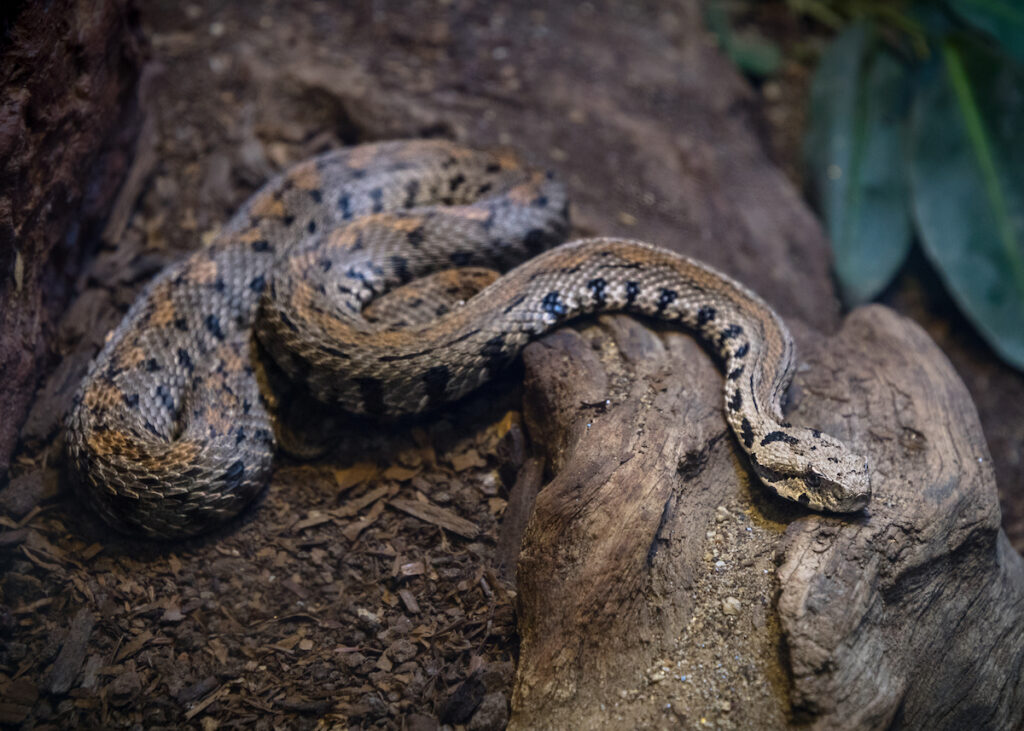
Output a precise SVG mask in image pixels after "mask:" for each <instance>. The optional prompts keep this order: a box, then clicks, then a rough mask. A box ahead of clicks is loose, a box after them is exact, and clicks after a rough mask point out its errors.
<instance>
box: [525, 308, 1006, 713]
mask: <svg viewBox="0 0 1024 731" xmlns="http://www.w3.org/2000/svg"><path fill="white" fill-rule="evenodd" d="M801 341H802V342H801V348H800V352H801V353H802V354H803V360H802V366H801V369H800V371H799V373H798V376H797V378H796V382H795V384H794V388H793V390H792V397H793V398H792V401H793V403H792V404H791V413H789V414H788V416H789V417H790V418H791V420H792V421H794V422H797V423H801V424H809V425H813V426H817V427H820V428H821V429H823V430H825V431H827V432H829V433H831V434H834V435H835V436H837V437H840V438H842V439H844V440H845V441H847V442H848V443H849V444H850V445H851V446H852V447H853V448H854V449H856V450H860V451H861V452H862V453H864V454H866V455H868V456H869V457H870V459H871V463H872V466H873V479H874V491H875V495H874V500H873V501H872V504H871V506H870V509H869V511H868V512H867V513H866V514H864V515H863V516H860V517H853V518H840V517H828V516H819V515H814V514H809V513H805V512H803V511H802V510H800V509H799V508H794V507H791V506H789V505H786V504H782V503H781V502H780V501H778V500H777V499H774V498H771V497H768V496H767V495H766V494H765V492H764V491H763V489H762V488H761V486H760V484H759V483H757V481H756V478H754V477H753V476H752V474H751V473H750V472H749V470H748V468H747V465H746V463H745V461H744V457H743V455H742V452H741V450H740V449H739V447H738V445H737V444H736V443H735V441H734V439H733V437H732V436H731V434H729V433H728V432H727V429H726V425H725V422H724V420H723V417H722V414H721V406H720V404H721V396H720V390H721V377H720V376H719V375H718V374H717V372H716V371H715V369H714V366H713V364H712V362H711V360H710V359H709V357H708V356H707V355H706V354H705V353H704V352H702V351H701V350H700V349H699V348H698V347H697V346H696V345H695V344H694V342H693V341H692V340H690V339H689V338H687V337H686V336H685V335H682V334H678V333H674V332H664V331H662V332H658V333H655V332H653V331H652V330H650V329H648V328H647V327H645V326H644V325H642V324H641V323H639V322H637V321H635V320H632V319H630V318H626V317H609V318H604V319H602V321H601V322H600V324H599V325H597V326H590V327H586V328H584V329H583V330H582V331H580V332H577V331H563V332H560V333H556V334H554V335H552V336H550V337H548V338H546V339H545V340H543V341H542V342H540V343H537V344H535V345H532V346H530V348H528V349H527V352H526V355H525V360H526V367H527V383H528V390H527V394H526V413H527V424H528V426H529V429H530V433H531V436H532V438H533V439H534V441H535V443H537V444H540V445H545V450H546V451H545V456H546V459H547V464H548V468H549V471H550V473H551V474H552V475H553V478H552V479H551V481H550V482H549V483H548V484H547V485H546V486H545V487H544V488H543V489H542V491H541V492H540V494H539V496H538V499H537V502H536V506H535V510H534V514H533V517H532V519H531V521H530V523H529V525H528V526H527V530H526V535H525V539H524V545H523V550H522V554H521V558H520V562H519V567H518V569H519V570H518V590H519V609H520V630H521V634H522V654H521V658H520V667H519V676H518V679H517V684H516V691H515V696H514V699H513V719H512V721H513V725H514V726H516V727H523V728H525V727H533V726H537V725H547V724H550V725H552V726H555V727H558V726H560V725H563V724H569V723H570V722H572V723H573V724H576V723H578V724H580V725H582V726H583V727H587V726H600V725H605V724H608V723H620V722H626V723H627V725H635V724H641V723H644V722H651V721H653V720H654V719H657V718H658V717H659V716H660V715H661V714H672V715H676V716H680V715H681V716H683V717H686V718H689V719H690V720H691V721H693V720H697V719H699V718H705V719H708V718H719V720H720V721H723V722H724V719H726V718H732V719H733V721H735V722H737V723H739V724H740V725H744V724H746V723H747V722H749V720H750V719H759V721H758V724H757V725H764V726H781V725H785V724H786V723H787V722H789V721H791V720H793V719H794V718H796V719H805V720H806V719H810V720H813V721H815V722H816V724H817V725H818V726H820V727H822V728H886V727H890V726H892V725H897V726H908V727H913V728H963V727H986V728H1008V727H1014V726H1015V725H1016V724H1019V723H1021V721H1022V719H1024V673H1022V664H1024V630H1022V629H1021V628H1022V627H1024V561H1022V560H1021V557H1020V556H1019V555H1018V554H1017V553H1015V552H1014V551H1013V550H1012V548H1010V547H1009V544H1008V542H1007V541H1006V538H1005V536H1004V534H1003V533H1002V531H1001V530H1000V528H999V517H1000V515H999V507H998V503H997V499H996V491H995V485H994V480H993V476H992V468H991V464H990V461H989V456H988V452H987V449H986V446H985V442H984V439H983V437H982V434H981V430H980V427H979V425H978V420H977V415H976V412H975V409H974V406H973V404H972V403H971V400H970V398H969V396H968V394H967V392H966V389H965V388H964V387H963V385H962V383H961V382H960V380H959V378H958V377H957V375H956V374H955V372H954V371H953V369H952V368H951V366H950V365H949V363H948V361H947V360H946V358H945V357H944V356H943V355H942V354H941V352H940V351H939V350H938V348H937V347H936V346H935V345H934V344H933V343H932V342H931V341H930V340H929V339H928V337H927V336H926V335H925V334H924V333H923V332H922V331H921V330H920V329H919V328H918V327H917V326H916V325H913V324H912V323H911V322H910V321H908V320H905V319H902V318H900V317H898V316H896V315H894V314H892V313H891V312H890V311H889V310H886V309H883V308H880V307H873V308H867V309H863V310H859V311H857V312H856V313H854V314H853V315H852V316H850V318H848V320H847V321H846V323H845V325H844V327H843V328H842V330H841V331H840V332H839V333H838V334H837V335H836V336H834V337H831V338H824V337H822V336H820V335H817V334H815V333H812V332H810V331H808V332H807V333H806V334H805V335H804V337H802V338H801ZM606 399H607V401H608V403H607V406H605V405H604V404H605V400H606ZM780 646H781V647H782V648H784V649H783V651H782V652H779V647H780ZM744 719H746V720H744Z"/></svg>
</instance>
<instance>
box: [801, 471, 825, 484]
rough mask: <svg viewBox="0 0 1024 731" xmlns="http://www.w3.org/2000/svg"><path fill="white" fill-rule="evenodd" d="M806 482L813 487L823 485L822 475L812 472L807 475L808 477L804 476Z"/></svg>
mask: <svg viewBox="0 0 1024 731" xmlns="http://www.w3.org/2000/svg"><path fill="white" fill-rule="evenodd" d="M804 484H805V485H807V487H812V488H813V487H821V475H819V474H817V473H815V472H812V473H811V474H809V475H807V477H805V478H804Z"/></svg>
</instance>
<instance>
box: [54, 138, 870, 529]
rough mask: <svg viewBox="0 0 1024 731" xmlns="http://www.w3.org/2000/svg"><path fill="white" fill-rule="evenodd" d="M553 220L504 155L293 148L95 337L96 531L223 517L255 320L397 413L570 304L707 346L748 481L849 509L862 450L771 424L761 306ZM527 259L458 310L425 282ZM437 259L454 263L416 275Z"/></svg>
mask: <svg viewBox="0 0 1024 731" xmlns="http://www.w3.org/2000/svg"><path fill="white" fill-rule="evenodd" d="M567 229H568V220H567V203H566V196H565V191H564V189H563V187H562V186H561V185H560V184H559V183H557V182H556V181H554V180H552V179H551V177H550V176H548V175H544V174H542V173H538V172H533V171H530V170H526V169H524V168H522V167H521V166H520V165H519V164H518V162H517V161H516V160H515V159H513V158H512V157H510V156H504V155H491V154H486V153H481V152H476V151H472V150H467V149H466V148H463V147H460V146H457V145H454V144H452V143H448V142H442V141H412V142H390V143H380V144H373V145H363V146H359V147H353V148H348V149H344V150H340V151H337V152H332V153H328V154H326V155H323V156H321V157H318V158H315V159H313V160H309V161H307V162H304V163H300V164H299V165H298V166H296V167H294V168H292V169H291V170H290V171H288V172H287V173H286V174H284V175H282V176H280V177H278V178H276V179H275V180H273V181H271V182H270V183H268V184H267V185H266V186H265V187H264V188H262V189H261V190H260V191H259V192H257V193H256V194H255V195H254V196H253V197H252V198H250V199H249V201H248V202H247V203H246V204H245V205H244V206H243V207H242V209H241V210H240V211H239V212H238V213H237V214H236V215H235V216H234V217H233V218H232V219H231V220H230V221H229V222H228V224H227V225H226V226H225V228H224V230H223V231H222V233H221V234H220V235H219V236H218V238H217V239H216V240H215V241H214V243H213V244H212V245H211V246H210V247H208V248H206V249H203V250H201V251H198V252H196V253H195V254H193V255H192V256H190V257H188V258H187V259H185V260H183V261H181V262H179V263H177V264H175V265H173V266H171V267H169V268H168V269H167V270H165V271H164V272H163V273H161V274H160V275H159V276H158V277H157V278H156V279H155V280H154V281H153V282H152V283H150V284H149V286H147V287H146V289H145V290H144V291H143V293H142V294H141V295H140V296H139V298H138V300H137V301H136V302H135V304H134V305H133V306H132V308H131V309H130V310H129V312H128V314H127V315H126V316H125V318H124V320H123V321H122V323H121V324H120V325H119V326H118V328H117V329H116V330H115V331H114V332H113V333H112V335H111V336H110V338H109V339H108V342H107V343H106V345H105V346H104V348H103V349H102V351H101V352H100V353H99V355H98V356H97V358H96V360H95V361H94V363H93V364H92V366H91V368H90V371H89V374H88V375H87V376H86V378H85V380H84V382H83V384H82V386H81V388H80V390H79V392H78V394H77V395H76V398H75V402H74V405H73V407H72V411H71V414H70V415H69V417H68V423H67V436H68V439H67V443H68V451H69V455H70V458H71V462H72V464H73V465H74V467H75V469H76V471H77V473H78V475H79V477H80V483H81V484H82V485H83V487H84V489H85V494H86V495H87V496H88V499H89V500H90V501H91V502H92V504H93V505H95V506H96V508H97V509H98V510H99V512H100V513H101V514H102V515H103V516H104V517H105V518H106V519H107V520H108V522H110V523H111V524H112V525H114V526H115V527H117V528H119V529H121V530H124V531H127V532H132V533H142V534H145V535H150V536H156V537H176V536H184V535H191V534H195V533H199V532H201V531H203V530H205V529H207V528H209V527H210V526H212V525H214V524H216V523H219V522H222V521H224V520H227V519H229V518H230V517H232V516H234V515H236V514H237V513H239V512H240V511H241V510H242V509H243V508H244V507H245V505H246V504H248V503H249V502H250V501H251V500H252V499H253V497H255V496H256V495H257V494H258V493H259V492H260V491H261V490H262V489H263V488H264V486H265V485H266V483H267V481H268V478H269V473H270V465H271V458H272V455H273V451H274V447H275V445H274V436H273V428H272V422H271V416H270V414H269V413H268V409H267V406H266V404H265V403H264V400H263V397H262V396H261V392H260V387H259V384H258V379H257V378H256V375H255V372H254V367H253V357H254V356H253V354H252V351H253V342H252V337H253V333H254V332H255V333H256V334H257V335H258V337H259V340H260V343H261V344H262V345H263V347H264V348H265V350H266V351H267V352H268V353H269V354H270V356H272V358H273V360H274V361H275V362H276V363H277V365H278V366H280V368H281V370H283V371H284V372H285V373H286V374H287V375H288V376H289V377H291V378H293V379H297V380H300V381H302V382H304V383H305V384H306V385H308V387H309V389H310V391H311V392H312V393H313V394H314V395H315V396H316V397H317V398H319V399H321V400H324V401H326V402H329V403H332V402H333V403H337V404H338V405H339V407H340V408H342V409H344V410H347V411H350V412H357V413H368V414H371V415H386V416H399V415H402V414H410V413H417V412H421V411H424V410H426V409H429V408H431V407H434V406H437V405H439V404H442V403H446V402H448V401H451V400H454V399H457V398H459V397H460V396H462V395H464V394H466V393H467V392H469V391H470V390H472V389H473V388H476V387H477V386H479V385H480V384H481V383H482V382H484V381H485V380H487V379H488V378H489V377H491V376H492V375H493V374H494V373H496V372H497V371H499V370H500V369H501V368H503V367H504V366H505V365H506V364H507V363H508V362H509V361H510V360H512V359H513V358H515V357H516V355H517V354H518V352H519V351H520V350H521V348H522V347H523V345H525V344H526V343H527V342H528V341H529V340H530V339H532V338H535V337H537V336H538V335H540V334H542V333H544V332H547V331H548V330H550V329H552V328H553V327H556V326H557V325H559V324H560V323H562V322H565V321H566V320H568V319H570V318H573V317H576V316H579V315H582V314H586V313H591V312H604V311H614V310H619V311H627V312H635V313H640V314H644V315H649V316H651V317H656V318H659V319H664V320H669V321H674V322H680V323H682V324H683V325H685V326H686V327H687V328H689V329H691V330H692V331H693V332H694V333H696V334H697V335H698V336H699V337H701V338H702V339H703V340H705V341H706V342H708V343H709V344H710V345H711V346H712V347H713V349H714V350H715V351H716V352H717V353H719V354H720V356H721V358H722V360H723V362H724V364H725V373H726V381H725V383H726V386H725V405H726V407H725V413H726V417H727V419H728V421H729V424H730V425H731V427H732V428H733V430H734V431H735V433H736V435H737V437H738V438H739V441H740V443H741V444H742V445H743V447H744V449H745V450H746V451H747V453H748V455H749V456H750V459H751V463H752V464H753V466H754V469H755V471H756V472H757V474H758V475H759V477H760V478H761V479H762V481H763V482H765V484H766V485H768V486H769V487H771V488H772V489H774V490H775V491H776V492H777V493H778V494H780V495H781V496H783V497H786V498H788V499H791V500H796V501H798V502H800V503H802V504H804V505H807V506H809V507H811V508H814V509H818V510H831V511H841V512H845V511H854V510H858V509H860V508H862V507H864V506H865V505H866V504H867V502H868V500H869V498H870V486H869V482H868V476H867V471H866V465H865V462H864V460H863V459H861V458H859V457H856V456H855V455H853V454H851V453H850V452H849V451H848V450H847V449H846V448H845V447H844V446H843V445H842V444H841V443H840V442H838V441H837V440H835V439H833V438H831V437H829V436H828V435H825V434H822V433H821V432H818V431H816V430H812V429H802V428H799V427H793V426H790V425H788V424H782V423H780V422H781V418H782V416H781V409H780V402H781V399H782V396H783V393H784V391H785V389H786V387H787V386H788V383H789V380H790V378H791V376H792V368H793V366H792V362H793V346H792V339H791V338H790V336H789V333H788V332H787V330H786V328H785V326H784V324H783V323H782V321H781V320H780V319H779V317H778V316H777V315H776V314H775V313H774V312H773V311H772V310H771V308H769V307H768V305H767V304H765V303H764V302H763V301H762V300H761V299H759V298H758V297H757V296H756V295H754V294H753V293H751V292H750V291H748V290H747V289H745V288H744V287H743V286H741V285H739V284H738V283H736V282H734V281H732V280H731V279H729V278H728V277H726V276H724V275H722V274H720V273H718V272H715V271H714V270H712V269H710V268H709V267H707V266H705V265H703V264H700V263H698V262H695V261H692V260H690V259H687V258H685V257H682V256H679V255H677V254H674V253H671V252H668V251H665V250H662V249H658V248H655V247H652V246H650V245H647V244H643V243H640V242H634V241H626V240H620V239H590V240H582V241H575V242H572V243H569V244H564V245H561V246H558V247H556V248H550V247H551V246H553V245H554V244H556V243H557V242H559V241H561V240H562V239H563V238H564V236H565V234H566V232H567ZM530 257H533V258H530ZM524 260H525V263H522V264H519V266H517V267H516V268H514V269H512V270H511V271H509V272H508V273H507V274H505V275H503V276H501V277H500V278H497V280H496V281H493V283H491V284H489V285H488V286H486V287H484V288H483V289H482V290H481V291H480V292H479V293H478V294H477V295H476V296H473V297H471V298H470V299H468V301H466V302H465V304H463V305H461V306H454V305H451V304H450V298H449V300H445V299H444V298H443V297H442V296H441V295H439V294H437V293H438V292H441V291H443V290H446V289H452V288H453V287H454V288H458V287H459V286H462V285H460V284H458V282H465V281H466V280H467V279H468V280H470V281H476V282H478V283H480V284H481V285H482V284H484V283H487V282H489V281H491V279H493V278H494V275H491V274H489V273H488V272H487V271H483V270H481V269H479V268H473V267H486V268H487V269H488V270H491V269H500V270H505V269H508V268H509V267H512V266H514V265H515V264H517V263H519V262H521V261H524ZM451 267H462V268H467V269H464V270H463V273H462V274H454V275H453V274H451V273H439V274H434V273H433V272H436V271H437V270H440V269H445V268H451ZM420 278H424V279H420ZM413 280H417V281H413ZM420 282H422V284H421V283H420ZM473 288H479V287H473ZM393 290H397V291H393ZM388 292H392V294H390V295H385V293H388ZM382 295H385V296H384V298H383V299H380V298H381V296H382ZM435 295H437V296H436V297H435ZM424 301H426V302H427V304H428V305H429V306H428V307H427V308H426V309H427V310H430V312H429V314H431V315H433V314H438V315H439V316H438V317H436V318H434V317H430V318H429V319H428V318H426V317H425V316H424V314H423V312H424V307H423V302H424ZM446 302H448V304H446ZM412 305H419V306H420V307H419V309H415V308H414V307H412ZM374 307H376V308H377V311H378V312H381V313H383V314H381V315H380V318H379V319H380V320H381V321H380V322H371V321H369V320H368V319H367V317H366V313H367V311H368V310H372V309H373V308H374ZM435 309H436V310H437V312H436V313H435V312H433V310H435Z"/></svg>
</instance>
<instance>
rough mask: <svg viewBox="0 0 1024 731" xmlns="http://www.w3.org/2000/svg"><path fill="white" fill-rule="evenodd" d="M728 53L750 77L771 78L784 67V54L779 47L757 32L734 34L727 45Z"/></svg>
mask: <svg viewBox="0 0 1024 731" xmlns="http://www.w3.org/2000/svg"><path fill="white" fill-rule="evenodd" d="M726 51H727V52H728V54H729V57H730V58H731V59H732V60H733V62H734V63H735V64H736V65H737V66H739V67H740V70H741V71H743V73H745V74H747V75H748V76H755V77H758V78H764V77H766V76H771V75H773V74H774V73H775V72H777V71H778V70H779V66H781V65H782V52H781V51H779V47H778V45H776V44H775V42H774V41H771V40H769V39H768V38H766V37H765V36H763V35H761V34H760V33H758V32H756V31H744V32H742V33H733V34H732V36H730V38H729V42H728V43H727V44H726Z"/></svg>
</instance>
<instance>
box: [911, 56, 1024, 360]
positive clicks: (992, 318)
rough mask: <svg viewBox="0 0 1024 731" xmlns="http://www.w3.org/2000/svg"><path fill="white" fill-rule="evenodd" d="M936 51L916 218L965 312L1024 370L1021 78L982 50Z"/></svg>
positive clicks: (915, 173)
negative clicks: (936, 60) (938, 53)
mask: <svg viewBox="0 0 1024 731" xmlns="http://www.w3.org/2000/svg"><path fill="white" fill-rule="evenodd" d="M940 51H941V59H940V60H939V61H938V62H937V63H936V68H935V71H936V73H934V74H933V75H932V77H931V78H930V79H929V80H928V82H927V83H926V85H925V87H924V88H923V89H922V91H921V93H920V94H919V95H918V98H917V99H916V101H915V104H914V110H913V114H912V124H911V149H910V176H911V186H912V197H913V210H914V216H915V219H916V221H917V227H918V231H919V233H920V236H921V242H922V245H923V246H924V250H925V253H926V254H927V255H928V257H929V258H930V259H931V260H932V262H933V263H934V264H935V266H936V268H937V269H938V270H939V273H940V275H941V276H942V278H943V279H944V280H945V282H946V285H947V286H948V287H949V290H950V293H951V294H952V295H953V298H954V299H955V300H956V301H957V303H958V304H959V306H960V308H961V310H962V311H963V312H964V314H965V315H966V316H967V317H968V319H970V320H971V322H973V323H974V325H975V327H977V328H978V331H979V332H980V333H981V335H982V336H983V337H984V338H985V340H986V341H988V343H989V344H990V345H991V346H992V347H993V348H994V349H995V350H996V352H997V353H999V355H1000V356H1002V357H1003V358H1004V359H1006V360H1007V361H1008V362H1009V363H1011V364H1013V365H1014V366H1016V367H1017V368H1024V150H1022V146H1021V144H1020V139H1021V137H1020V134H1021V130H1022V129H1024V73H1022V72H1021V70H1020V69H1017V68H1015V67H1014V66H1012V65H1010V64H1007V63H1006V62H1005V59H1004V58H1003V57H1002V56H1000V55H996V54H993V53H991V52H989V51H987V50H985V49H982V48H981V47H980V46H966V45H963V46H959V45H954V44H953V43H952V42H950V41H946V42H944V43H943V44H942V46H941V49H940Z"/></svg>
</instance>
